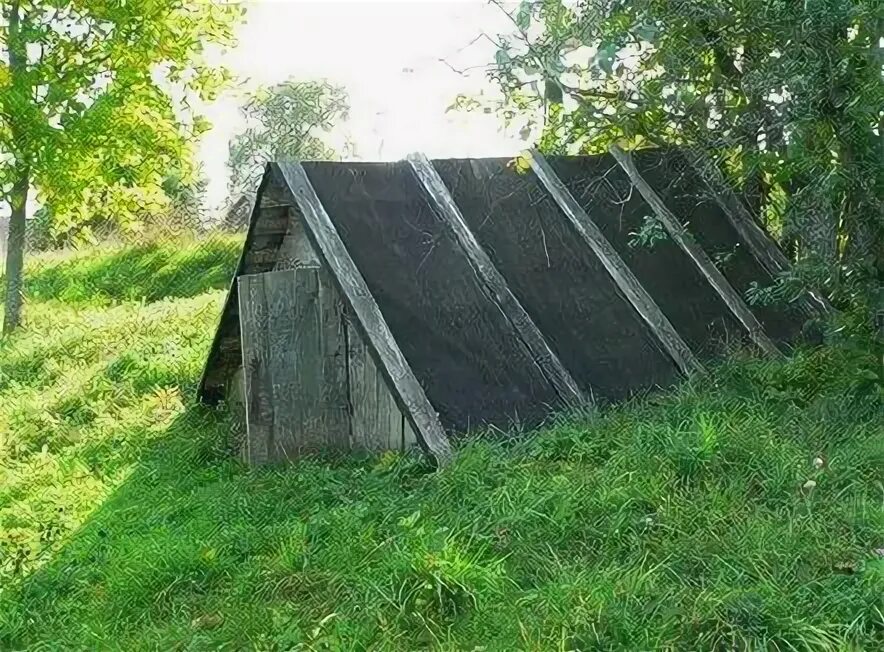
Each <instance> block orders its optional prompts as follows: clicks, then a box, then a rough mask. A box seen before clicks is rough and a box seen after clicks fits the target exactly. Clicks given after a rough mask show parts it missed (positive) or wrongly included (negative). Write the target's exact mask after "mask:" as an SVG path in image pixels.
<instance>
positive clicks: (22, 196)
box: [3, 169, 30, 333]
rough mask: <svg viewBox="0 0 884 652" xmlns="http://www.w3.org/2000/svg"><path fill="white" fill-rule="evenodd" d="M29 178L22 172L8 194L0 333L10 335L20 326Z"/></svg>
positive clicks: (27, 173) (26, 172) (25, 172)
mask: <svg viewBox="0 0 884 652" xmlns="http://www.w3.org/2000/svg"><path fill="white" fill-rule="evenodd" d="M29 186H30V174H29V172H28V170H27V169H24V170H22V171H21V173H20V174H19V175H18V179H17V180H16V182H15V185H14V186H13V188H12V193H11V194H10V202H9V203H10V206H11V207H12V215H11V216H10V218H9V235H8V237H7V247H6V301H5V305H4V310H3V332H4V333H11V332H12V331H13V330H15V329H16V328H18V326H19V324H20V323H21V307H22V289H23V287H22V286H23V283H22V281H23V271H24V262H25V218H26V216H27V204H28V188H29Z"/></svg>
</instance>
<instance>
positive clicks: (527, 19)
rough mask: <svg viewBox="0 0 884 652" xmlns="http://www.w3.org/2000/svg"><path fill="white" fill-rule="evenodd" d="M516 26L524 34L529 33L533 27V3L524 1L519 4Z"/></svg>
mask: <svg viewBox="0 0 884 652" xmlns="http://www.w3.org/2000/svg"><path fill="white" fill-rule="evenodd" d="M516 25H518V26H519V29H520V30H522V31H523V32H527V31H528V28H529V27H530V26H531V2H530V0H522V2H521V3H520V4H519V11H518V12H517V13H516Z"/></svg>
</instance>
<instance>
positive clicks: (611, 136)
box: [491, 0, 884, 306]
mask: <svg viewBox="0 0 884 652" xmlns="http://www.w3.org/2000/svg"><path fill="white" fill-rule="evenodd" d="M510 16H511V18H512V23H513V30H512V32H511V33H509V34H505V35H501V36H500V39H499V44H500V50H499V52H498V54H497V56H496V58H495V63H494V65H493V70H492V73H491V75H492V78H493V79H494V80H496V81H497V83H498V84H499V85H500V87H501V89H502V90H503V91H504V93H505V95H506V101H505V103H504V104H503V105H502V106H501V107H499V108H500V110H501V111H503V112H506V111H509V112H512V114H511V116H510V118H509V120H510V121H511V122H513V123H516V124H518V123H521V124H522V125H523V128H525V129H526V132H525V133H526V134H528V133H537V131H538V129H540V134H539V136H538V138H539V145H540V147H541V148H542V149H544V150H546V151H549V152H555V153H564V152H568V151H570V152H575V151H579V152H584V153H591V152H601V151H605V149H606V148H607V147H608V145H609V144H611V143H612V142H618V141H619V142H620V143H621V144H626V145H629V146H631V147H648V146H658V145H671V144H675V145H679V146H682V147H685V148H688V149H690V150H692V151H694V152H696V153H697V154H698V155H699V156H701V157H702V160H704V161H706V162H707V163H708V164H710V165H714V166H717V167H719V168H720V169H721V170H723V171H724V172H725V173H726V175H727V177H728V178H729V180H730V182H731V183H732V184H733V186H734V187H735V188H736V189H738V190H739V191H741V193H742V194H743V195H744V196H746V197H748V199H749V202H750V204H751V205H752V206H753V208H754V209H755V211H756V213H757V214H758V215H759V217H760V218H763V219H764V220H765V221H766V222H767V226H768V228H769V229H770V230H771V231H772V232H774V233H777V234H779V237H780V240H781V243H782V245H783V246H784V247H785V248H786V249H787V250H788V251H789V253H790V255H792V256H793V258H795V259H796V260H801V261H805V262H806V263H807V264H806V265H804V266H803V267H802V269H805V270H807V269H809V268H815V269H816V270H818V271H817V273H816V275H817V276H818V277H820V278H821V279H822V280H823V282H824V287H826V288H827V289H828V290H829V292H830V295H831V296H832V298H833V299H834V300H835V301H836V302H837V303H838V304H840V305H842V306H844V305H849V304H851V302H856V301H862V300H863V297H868V294H869V292H870V290H871V289H874V287H876V285H877V284H878V283H879V282H880V279H881V275H882V274H884V204H882V201H884V200H882V198H884V111H882V110H881V107H882V106H884V80H882V66H884V45H882V39H884V6H882V5H881V3H880V2H876V1H874V0H835V1H832V2H823V1H814V2H782V1H774V2H770V1H768V0H757V1H756V0H714V1H712V2H703V3H696V2H683V1H680V0H677V1H672V0H654V1H651V2H645V1H641V2H638V1H632V0H623V1H618V2H608V1H602V0H579V1H574V2H565V1H564V0H523V2H521V3H520V4H519V8H518V10H517V11H516V12H513V13H511V14H510ZM803 280H804V281H805V282H806V281H807V280H808V279H806V278H805V279H803Z"/></svg>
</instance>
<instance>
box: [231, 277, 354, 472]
mask: <svg viewBox="0 0 884 652" xmlns="http://www.w3.org/2000/svg"><path fill="white" fill-rule="evenodd" d="M238 284H239V318H240V333H241V336H242V355H243V384H244V394H245V396H244V398H245V416H246V443H245V447H244V451H243V454H244V456H245V458H246V460H247V461H248V462H249V463H250V464H262V463H265V462H274V461H280V460H286V459H293V458H296V457H298V456H300V455H302V454H304V453H306V452H313V451H320V450H330V449H334V450H349V448H350V417H349V408H348V399H347V360H346V342H345V337H344V332H343V329H344V326H343V319H342V314H341V310H342V308H341V304H340V301H339V300H338V294H337V291H336V289H335V288H334V287H333V285H332V284H331V282H330V279H329V278H328V277H327V274H326V273H325V271H324V270H322V269H321V268H319V267H308V268H303V267H302V268H298V269H290V270H280V271H273V272H266V273H263V274H252V275H244V276H240V277H239V279H238Z"/></svg>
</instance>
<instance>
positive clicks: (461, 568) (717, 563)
mask: <svg viewBox="0 0 884 652" xmlns="http://www.w3.org/2000/svg"><path fill="white" fill-rule="evenodd" d="M237 245H238V242H237V241H235V240H232V239H218V240H213V241H212V242H209V243H203V244H202V245H198V244H197V243H193V242H190V243H176V244H175V245H169V246H162V245H150V246H145V247H143V248H141V249H138V250H118V251H111V252H105V253H97V252H85V253H82V254H79V255H76V256H71V257H60V258H53V259H42V260H35V261H34V263H33V265H32V267H31V268H30V270H29V278H30V281H29V284H28V295H29V297H30V300H29V302H28V304H27V325H26V328H25V329H24V330H23V331H22V332H20V333H18V334H16V335H15V336H14V337H13V338H10V339H8V340H6V341H2V342H0V649H3V650H6V649H28V650H42V649H46V650H49V649H52V650H58V649H90V650H91V649H119V650H138V649H162V650H168V649H178V650H217V649H224V650H240V649H261V650H415V649H439V650H479V649H484V650H514V649H520V650H538V651H541V650H543V651H545V650H630V651H636V650H657V649H679V650H713V649H720V650H731V649H739V650H749V649H752V650H761V649H765V650H766V649H771V650H776V649H779V650H880V649H884V552H876V549H880V548H884V507H882V500H884V431H882V422H881V419H880V417H881V416H882V414H884V412H882V408H884V405H882V392H881V386H880V379H879V376H876V374H880V369H879V368H878V367H876V365H877V364H879V361H878V360H876V359H875V358H874V357H873V356H872V355H871V354H870V353H869V352H867V351H863V350H862V349H861V348H860V349H859V350H851V349H846V348H829V349H823V350H819V351H816V352H807V353H802V354H800V355H798V356H797V357H796V358H795V359H794V360H792V361H790V362H789V363H786V364H782V365H771V364H764V363H761V362H759V361H757V360H753V359H750V358H747V359H743V360H735V361H733V362H731V363H729V364H728V365H726V366H724V367H723V368H721V369H719V370H718V371H717V372H716V375H715V378H714V379H713V380H706V381H703V382H697V383H695V384H691V383H688V384H685V385H684V386H682V387H680V388H678V389H677V390H675V391H673V392H670V393H667V394H662V395H658V396H654V397H649V398H647V399H645V400H643V401H636V402H634V403H633V404H630V405H626V406H622V407H620V408H618V409H615V410H611V411H606V412H604V413H603V414H600V415H590V416H581V417H572V418H562V419H560V420H559V421H557V422H555V423H553V424H551V425H550V427H549V428H548V429H547V430H545V431H543V432H539V433H535V434H534V435H532V436H530V437H523V438H520V439H519V440H518V441H517V442H510V443H505V442H500V441H497V442H494V441H491V440H489V439H485V440H475V441H474V442H473V443H472V444H470V445H469V446H467V447H466V448H465V449H462V450H461V451H460V452H459V456H458V458H457V461H456V463H455V464H454V465H453V466H452V467H451V468H448V469H446V470H445V471H443V472H440V473H430V472H429V471H428V469H427V468H426V467H425V466H424V465H423V464H422V462H421V461H420V460H419V459H417V458H411V457H399V456H396V455H384V456H381V457H376V458H371V459H363V460H352V459H351V460H326V461H322V460H315V461H305V462H303V463H301V464H299V465H297V466H294V467H291V468H288V469H266V470H262V471H249V470H248V469H245V468H243V467H242V466H241V465H240V464H238V463H237V462H235V461H233V460H232V459H231V457H230V455H229V451H228V450H227V443H226V442H227V436H228V434H229V433H228V431H229V426H228V422H227V420H226V418H225V416H224V415H223V414H219V413H216V412H213V411H210V410H207V409H204V408H201V407H198V406H194V405H193V404H192V397H193V393H194V388H195V384H196V381H197V378H198V375H199V372H200V370H201V366H202V363H203V360H204V356H205V354H206V351H207V349H208V346H209V343H210V341H211V337H212V334H213V329H214V326H215V323H216V320H217V316H218V311H219V309H220V305H221V302H222V301H223V295H224V290H223V287H224V285H225V283H226V281H227V280H228V278H229V274H230V271H231V269H232V267H233V265H234V264H235V260H236V255H237ZM876 378H877V379H876Z"/></svg>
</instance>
